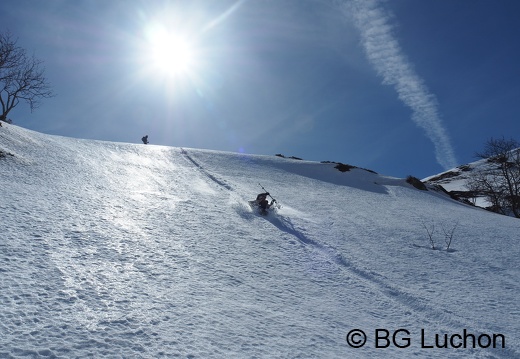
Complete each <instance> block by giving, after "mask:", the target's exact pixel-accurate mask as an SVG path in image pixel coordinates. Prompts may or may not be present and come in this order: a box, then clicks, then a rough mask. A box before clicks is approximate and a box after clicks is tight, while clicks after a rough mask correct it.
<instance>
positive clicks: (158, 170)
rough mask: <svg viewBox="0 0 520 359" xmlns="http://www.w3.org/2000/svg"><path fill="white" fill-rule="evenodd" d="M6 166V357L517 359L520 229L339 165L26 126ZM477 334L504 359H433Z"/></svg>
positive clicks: (0, 261) (1, 298)
mask: <svg viewBox="0 0 520 359" xmlns="http://www.w3.org/2000/svg"><path fill="white" fill-rule="evenodd" d="M0 151H2V152H3V153H4V154H5V155H4V156H3V157H0V186H1V191H2V195H1V196H0V214H1V217H0V228H1V230H0V236H1V237H0V303H1V309H0V358H72V357H73V358H100V357H107V358H108V357H110V358H123V357H124V358H348V357H355V358H411V357H414V358H415V357H421V358H446V357H450V358H520V306H519V304H518V301H517V299H518V298H519V297H520V284H519V278H520V265H519V255H520V246H519V245H518V240H519V238H518V233H519V229H520V221H518V220H517V219H514V218H510V217H506V216H500V215H496V214H493V213H490V212H486V211H484V210H481V209H478V208H473V207H471V206H466V205H463V204H461V203H459V202H456V201H453V200H451V199H449V198H447V196H443V195H441V194H439V193H436V192H432V191H419V190H417V189H415V188H413V187H412V186H410V185H408V184H407V183H406V182H405V180H404V179H398V178H391V177H386V176H382V175H378V174H375V173H371V172H368V171H365V170H362V169H353V170H351V171H349V172H345V173H342V172H339V171H338V170H336V169H334V164H330V163H329V164H324V163H316V162H307V161H296V160H291V159H285V158H279V157H276V156H272V157H271V156H256V155H245V154H237V153H227V152H217V151H209V150H197V149H188V148H173V147H162V146H153V145H142V144H125V143H113V142H102V141H93V140H81V139H73V138H66V137H59V136H51V135H45V134H41V133H37V132H33V131H30V130H27V129H23V128H20V127H17V126H13V125H4V126H3V127H2V128H0ZM259 183H260V184H261V185H262V186H264V187H265V188H266V189H267V190H268V191H270V193H271V194H272V196H274V197H275V198H276V199H277V200H278V201H279V202H280V203H281V205H282V208H281V209H279V210H277V211H276V212H275V213H271V214H270V215H269V216H261V215H258V214H257V213H254V212H253V211H252V210H251V208H250V207H249V206H248V203H247V201H248V200H251V199H254V198H255V197H256V194H257V193H260V192H262V189H261V188H260V186H259ZM425 226H426V227H428V228H434V230H435V231H434V233H433V238H434V241H435V245H436V248H437V249H436V250H432V249H431V248H430V243H429V240H428V234H427V231H426V229H425ZM453 228H455V231H454V235H453V242H452V244H451V246H450V250H446V244H445V242H444V237H445V234H444V231H447V232H449V231H451V230H452V229H453ZM353 329H362V330H363V331H365V332H366V334H367V342H366V345H365V346H364V347H362V348H357V349H356V348H352V347H350V346H349V345H348V343H347V340H346V337H347V334H348V333H349V332H350V331H351V330H353ZM383 329H386V330H388V331H389V332H390V333H391V334H392V333H393V332H394V331H396V330H398V329H403V330H406V331H407V332H404V331H400V332H398V335H397V337H396V338H397V340H398V341H397V344H400V345H401V346H404V344H405V340H404V339H405V337H408V338H410V345H409V346H407V347H404V348H399V347H398V346H397V345H394V344H393V343H392V344H391V345H389V346H388V347H387V348H382V346H384V344H385V341H384V340H381V339H380V340H376V333H378V334H379V333H382V330H383ZM464 331H466V332H468V333H473V334H474V335H475V337H477V338H478V337H479V336H480V335H488V336H489V337H492V336H493V335H494V334H501V335H502V336H503V338H505V348H502V345H501V342H500V341H498V345H497V346H495V348H493V347H492V346H491V347H489V348H483V347H482V346H487V345H480V346H479V345H476V346H475V348H473V346H472V345H471V343H470V344H468V345H467V347H466V348H464V347H462V348H453V347H450V348H437V347H435V348H430V347H429V346H436V345H435V338H436V335H437V336H438V337H439V338H441V339H440V341H441V342H442V341H443V340H444V339H443V338H444V335H448V336H452V335H454V334H459V335H462V334H463V333H465V332H464ZM407 333H408V334H407ZM421 333H423V334H421ZM380 338H381V337H380ZM389 338H390V340H391V339H392V336H391V335H390V337H389ZM458 338H459V337H455V342H454V343H455V344H457V343H459V342H460V340H458ZM483 338H484V339H485V338H486V337H485V336H484V337H483ZM499 338H500V337H499ZM477 344H478V343H477ZM483 344H485V343H483Z"/></svg>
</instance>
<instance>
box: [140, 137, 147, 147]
mask: <svg viewBox="0 0 520 359" xmlns="http://www.w3.org/2000/svg"><path fill="white" fill-rule="evenodd" d="M141 141H143V143H144V144H145V145H147V144H148V135H146V136H144V137H143V138H141Z"/></svg>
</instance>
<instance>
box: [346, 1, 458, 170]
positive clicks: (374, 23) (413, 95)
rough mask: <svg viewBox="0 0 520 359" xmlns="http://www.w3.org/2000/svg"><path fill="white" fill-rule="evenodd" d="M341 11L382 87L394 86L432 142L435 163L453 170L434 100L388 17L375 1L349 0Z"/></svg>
mask: <svg viewBox="0 0 520 359" xmlns="http://www.w3.org/2000/svg"><path fill="white" fill-rule="evenodd" d="M343 10H344V11H345V14H346V15H347V16H349V17H352V18H353V20H354V23H355V25H356V27H357V28H358V30H359V31H360V33H361V41H362V45H363V47H364V49H365V52H366V55H367V58H368V60H369V61H370V63H371V64H372V65H373V66H374V68H375V69H376V71H377V73H378V74H379V75H380V76H381V77H382V78H383V83H384V84H388V85H392V86H394V88H395V90H396V91H397V94H398V97H399V99H400V100H401V101H402V102H403V103H404V104H405V105H406V106H408V107H410V108H411V109H412V120H413V121H414V122H415V123H416V124H417V125H418V126H419V127H421V128H423V129H424V130H425V132H426V135H427V136H428V138H429V139H430V140H431V141H432V142H433V144H434V146H435V157H436V160H437V162H438V163H439V164H440V165H441V166H442V167H444V168H445V169H449V168H453V167H455V166H456V165H457V161H456V158H455V155H454V151H453V148H452V146H451V143H450V139H449V136H448V134H447V132H446V129H445V128H444V126H443V124H442V121H441V119H440V116H439V110H438V103H437V100H436V98H435V96H434V95H433V94H431V93H430V92H429V91H428V88H427V87H426V86H425V84H424V82H423V80H422V79H421V78H420V77H419V76H418V75H417V74H416V73H415V71H414V70H413V66H412V64H411V63H410V62H409V61H408V59H407V58H406V56H405V55H404V54H403V51H402V49H401V47H400V46H399V43H398V42H397V39H396V38H395V37H394V35H393V27H392V25H391V24H390V14H388V12H386V11H385V10H384V9H383V8H382V6H381V5H380V1H379V0H351V1H349V2H346V3H344V4H343Z"/></svg>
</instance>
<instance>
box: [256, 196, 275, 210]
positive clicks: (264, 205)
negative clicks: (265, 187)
mask: <svg viewBox="0 0 520 359" xmlns="http://www.w3.org/2000/svg"><path fill="white" fill-rule="evenodd" d="M269 195H270V194H269V192H265V193H260V194H259V195H258V196H256V203H258V206H259V207H260V208H261V209H262V212H263V213H266V212H267V210H268V209H269V208H270V207H271V206H272V205H273V203H274V199H273V200H272V201H271V203H269V201H268V200H267V196H269Z"/></svg>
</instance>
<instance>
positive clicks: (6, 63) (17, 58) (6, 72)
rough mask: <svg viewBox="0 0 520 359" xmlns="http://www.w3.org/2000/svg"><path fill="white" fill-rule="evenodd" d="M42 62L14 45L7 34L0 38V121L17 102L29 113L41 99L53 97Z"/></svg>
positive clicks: (0, 35) (4, 118)
mask: <svg viewBox="0 0 520 359" xmlns="http://www.w3.org/2000/svg"><path fill="white" fill-rule="evenodd" d="M42 64H43V62H42V61H40V60H38V59H36V58H35V57H34V56H31V57H29V56H27V53H26V51H25V50H24V49H23V48H21V47H20V46H18V45H17V43H16V40H14V39H13V38H12V36H11V34H10V33H5V34H0V103H1V104H2V112H1V114H0V120H2V121H5V120H6V118H7V114H8V113H9V112H10V111H11V110H12V109H13V108H15V107H16V106H17V105H18V104H19V103H20V101H24V102H26V103H27V104H28V105H29V106H30V108H31V112H32V111H33V110H34V109H35V108H37V107H38V106H39V105H40V101H41V99H43V98H49V97H52V96H54V94H53V93H52V91H51V89H50V85H49V83H48V82H47V79H46V78H45V75H44V72H45V71H44V69H43V67H42Z"/></svg>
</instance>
